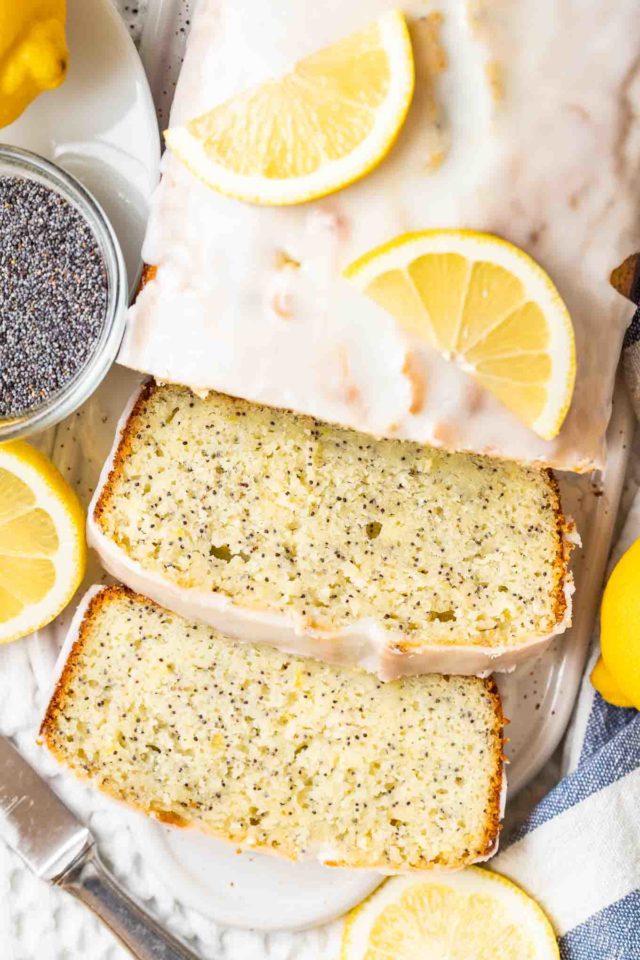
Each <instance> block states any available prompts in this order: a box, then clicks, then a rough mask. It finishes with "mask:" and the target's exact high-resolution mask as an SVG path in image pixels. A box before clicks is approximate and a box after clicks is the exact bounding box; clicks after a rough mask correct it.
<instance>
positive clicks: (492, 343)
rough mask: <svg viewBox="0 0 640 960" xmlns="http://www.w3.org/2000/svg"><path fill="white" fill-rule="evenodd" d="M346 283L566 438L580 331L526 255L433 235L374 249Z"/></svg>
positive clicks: (471, 236) (449, 233) (467, 234)
mask: <svg viewBox="0 0 640 960" xmlns="http://www.w3.org/2000/svg"><path fill="white" fill-rule="evenodd" d="M345 275H346V276H347V277H349V278H350V279H351V280H353V281H354V282H355V283H356V284H357V285H358V286H359V287H360V289H361V290H363V291H364V292H365V293H367V294H368V295H369V296H370V297H371V298H372V299H373V300H375V301H376V302H377V303H379V304H380V305H381V306H382V307H384V308H385V309H386V310H387V311H388V312H389V313H391V314H393V316H394V317H395V318H396V320H398V322H399V323H400V324H401V325H402V326H403V327H404V328H405V329H406V330H408V331H410V332H411V333H413V334H415V335H416V336H418V337H420V338H421V339H422V340H424V341H425V342H426V343H429V344H431V345H432V346H433V347H434V348H435V349H436V350H438V351H439V352H440V353H441V354H442V355H443V356H444V357H445V358H446V359H448V360H451V361H453V362H454V363H456V364H458V366H459V367H461V369H463V370H464V371H466V372H467V373H468V374H469V375H470V376H472V377H473V378H474V379H475V380H476V381H477V382H478V383H479V384H481V385H482V386H483V387H485V388H486V389H487V390H489V391H490V392H491V393H492V394H493V395H494V396H495V397H497V398H498V400H500V401H501V402H502V403H503V404H504V406H505V407H507V408H508V409H509V410H511V412H512V413H513V414H515V416H516V417H518V419H519V420H521V421H522V423H524V424H526V425H527V426H528V427H530V428H531V429H532V430H534V431H535V432H536V433H537V434H538V435H539V436H541V437H544V438H545V439H546V440H550V439H551V438H552V437H555V436H556V435H557V434H558V432H559V430H560V427H561V426H562V422H563V420H564V418H565V416H566V415H567V411H568V409H569V405H570V403H571V397H572V394H573V387H574V383H575V374H576V360H575V339H574V334H573V326H572V323H571V317H570V316H569V312H568V310H567V308H566V306H565V304H564V303H563V301H562V298H561V297H560V294H559V293H558V291H557V290H556V288H555V286H554V285H553V283H552V281H551V279H550V278H549V277H548V276H547V274H546V273H545V272H544V270H543V269H542V268H541V267H539V266H538V264H537V263H535V261H534V260H532V259H531V257H529V256H527V254H526V253H524V252H523V251H522V250H520V249H519V248H518V247H515V246H514V245H513V244H511V243H507V241H506V240H502V239H500V238H499V237H495V236H492V235H491V234H487V233H476V232H475V231H472V230H426V231H424V232H422V233H409V234H405V235H403V236H400V237H396V238H395V239H394V240H392V241H391V242H390V243H387V244H385V245H384V246H381V247H378V248H376V249H375V250H372V251H371V252H370V253H367V254H365V255H364V256H363V257H361V258H360V259H359V260H357V261H356V262H355V263H353V264H351V266H350V267H348V268H347V270H346V271H345Z"/></svg>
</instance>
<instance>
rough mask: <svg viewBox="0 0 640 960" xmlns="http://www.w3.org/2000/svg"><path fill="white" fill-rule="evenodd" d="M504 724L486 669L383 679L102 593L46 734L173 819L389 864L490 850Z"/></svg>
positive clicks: (88, 614) (89, 772)
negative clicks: (481, 673) (482, 674)
mask: <svg viewBox="0 0 640 960" xmlns="http://www.w3.org/2000/svg"><path fill="white" fill-rule="evenodd" d="M503 722H504V721H503V717H502V710H501V706H500V699H499V696H498V693H497V691H496V688H495V685H494V684H493V681H491V680H481V679H478V678H476V677H444V676H441V675H428V676H423V677H408V678H401V679H399V680H396V681H393V682H392V683H388V684H384V683H382V682H381V681H379V680H377V679H376V678H375V677H373V676H371V675H370V674H368V673H366V672H364V671H362V670H353V669H348V668H345V667H340V666H336V665H329V664H324V663H320V662H317V661H314V660H311V659H301V658H299V657H295V656H289V655H287V654H284V653H281V652H280V651H278V650H275V649H273V648H271V647H269V646H264V645H257V644H248V643H239V642H238V641H235V640H231V639H229V638H227V637H224V636H222V635H221V634H220V633H218V632H217V631H216V630H215V629H213V628H212V627H209V626H206V625H204V624H198V623H192V622H188V621H186V620H184V619H183V618H181V617H180V616H178V615H177V614H174V613H171V612H169V611H167V610H164V609H162V608H161V607H159V606H157V605H156V604H155V603H153V602H152V601H150V600H147V599H146V598H144V597H141V596H139V595H136V594H133V593H131V592H130V591H128V590H127V589H126V588H124V587H107V588H102V589H101V590H99V591H97V592H96V591H92V592H91V593H90V595H89V597H88V598H87V601H86V602H85V604H84V606H83V608H82V609H81V610H80V611H79V615H78V616H77V617H76V620H75V622H74V625H73V627H72V630H71V633H70V636H69V638H68V642H67V645H66V649H65V651H64V652H63V663H62V667H61V674H60V679H59V681H58V684H57V687H56V690H55V692H54V695H53V697H52V699H51V702H50V704H49V706H48V709H47V712H46V716H45V719H44V722H43V724H42V728H41V736H42V738H43V740H44V742H45V743H46V745H47V747H48V748H49V750H50V751H51V752H52V753H53V754H54V756H55V757H56V758H57V759H58V760H59V761H60V762H61V763H63V764H65V765H66V766H68V767H71V768H72V769H73V771H74V772H75V773H76V774H77V775H79V776H80V777H82V778H88V779H89V780H91V781H92V782H93V783H94V785H96V786H98V787H99V788H101V789H102V790H103V791H105V792H106V793H108V794H109V795H110V796H112V797H114V798H115V799H117V800H120V801H123V802H125V803H127V804H130V805H131V806H133V807H136V808H138V809H140V810H142V811H145V812H146V813H149V814H152V815H153V816H155V817H156V818H158V819H160V820H163V821H165V822H169V823H173V824H178V825H183V826H193V827H196V828H198V829H200V830H203V831H205V832H207V833H210V834H212V835H215V836H217V837H220V838H222V839H226V840H228V841H230V842H232V843H234V844H236V845H242V846H248V847H253V848H255V849H260V850H265V851H268V852H272V853H278V854H281V855H282V856H284V857H287V858H289V859H292V860H299V859H302V858H307V857H313V858H317V859H319V860H320V861H322V862H324V863H328V864H332V865H345V866H350V867H366V868H370V869H379V870H382V871H386V872H390V873H393V872H401V871H405V870H421V869H424V868H427V867H429V866H432V865H434V864H438V865H441V866H445V867H451V868H454V867H461V866H464V865H465V864H468V863H472V862H473V861H476V860H478V859H482V858H485V857H487V856H488V855H489V854H490V853H491V852H492V851H493V849H494V847H495V844H496V841H497V835H498V830H499V821H500V816H501V797H502V795H503V786H504V783H503V755H502V751H503V733H502V731H503Z"/></svg>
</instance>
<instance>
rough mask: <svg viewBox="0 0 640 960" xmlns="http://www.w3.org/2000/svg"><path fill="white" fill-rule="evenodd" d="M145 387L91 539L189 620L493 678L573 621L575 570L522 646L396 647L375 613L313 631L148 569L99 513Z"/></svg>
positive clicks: (392, 662) (390, 662)
mask: <svg viewBox="0 0 640 960" xmlns="http://www.w3.org/2000/svg"><path fill="white" fill-rule="evenodd" d="M138 393H139V391H138V390H136V391H135V392H134V394H133V396H132V397H131V399H130V400H129V403H128V404H127V406H126V407H125V410H124V412H123V414H122V417H121V418H120V421H119V423H118V427H117V429H116V435H115V439H114V443H113V447H112V450H111V453H110V455H109V457H108V458H107V460H106V462H105V464H104V466H103V468H102V473H101V475H100V480H99V482H98V486H97V488H96V491H95V493H94V496H93V499H92V501H91V504H90V506H89V511H88V517H87V539H88V542H89V545H90V546H92V547H93V548H94V549H95V550H96V551H97V552H98V554H99V556H100V559H101V561H102V564H103V566H104V567H105V569H106V570H107V571H108V572H109V573H110V574H112V575H113V576H114V577H116V578H117V579H118V580H120V581H121V582H122V583H124V584H126V585H127V586H128V587H130V588H131V589H132V590H135V591H136V592H137V593H141V594H144V595H145V596H147V597H150V598H151V599H152V600H155V601H156V603H159V604H161V605H162V606H164V607H167V608H168V609H170V610H174V611H175V612H176V613H179V614H181V615H182V616H184V617H186V618H187V619H190V620H200V621H202V622H203V623H207V624H209V625H210V626H212V627H215V628H216V629H218V630H220V631H221V632H222V633H224V634H227V635H228V636H231V637H235V638H237V639H239V640H243V641H246V642H253V643H268V644H271V645H272V646H275V647H277V648H278V649H279V650H282V651H283V652H285V653H291V654H297V655H300V656H309V657H315V658H316V659H318V660H325V661H328V662H329V663H340V664H344V665H348V666H359V667H362V668H363V669H364V670H368V671H370V672H371V673H375V674H377V675H378V676H379V677H380V679H381V680H393V679H395V678H397V677H401V676H409V675H411V674H421V673H453V674H462V675H478V676H487V675H488V674H490V673H492V672H494V671H508V670H512V669H513V668H514V667H516V666H517V665H518V664H519V663H522V662H523V661H524V660H526V659H528V658H529V657H531V656H532V655H533V654H537V653H541V652H542V651H543V650H544V648H545V647H546V646H547V644H548V643H549V642H550V641H551V639H552V638H553V637H554V636H557V635H558V634H560V633H563V632H564V631H565V630H566V629H567V627H568V626H570V624H571V605H572V603H571V601H572V595H573V591H574V584H573V578H572V577H571V576H568V577H567V579H566V581H565V584H564V593H565V599H566V609H565V613H564V617H563V619H562V621H561V622H560V623H559V624H558V625H557V627H556V629H555V630H554V631H553V632H552V633H550V634H547V635H544V636H540V635H538V634H535V635H532V636H531V637H530V638H529V639H528V640H523V641H522V642H521V643H520V644H518V645H517V646H502V647H497V646H494V647H490V646H486V647H484V646H480V645H467V646H465V645H463V644H455V645H454V644H451V645H435V644H434V645H425V646H422V647H419V648H417V647H416V648H414V649H413V650H412V651H411V652H410V653H409V652H402V651H400V652H399V651H398V649H397V645H398V644H399V643H401V642H402V641H403V639H404V638H403V636H402V634H400V633H398V634H397V635H394V633H393V632H392V631H391V630H389V629H388V628H386V629H383V628H382V627H381V625H380V624H379V623H378V622H377V621H375V620H373V619H370V618H369V619H363V620H359V621H358V622H356V623H353V624H351V625H350V626H348V627H344V628H342V629H340V630H336V631H335V632H334V633H332V634H328V632H327V631H326V630H315V629H313V627H311V626H310V625H309V624H308V623H305V622H304V621H303V620H302V618H301V617H299V616H296V615H295V614H293V613H279V612H276V611H273V610H268V609H264V610H256V609H255V608H245V607H242V606H241V605H239V604H237V603H234V602H233V601H232V600H231V599H230V598H229V597H228V596H226V595H224V594H222V593H215V592H211V591H205V590H198V589H195V588H193V587H182V586H179V585H177V584H175V583H173V582H172V581H171V580H170V579H169V578H167V577H164V576H162V575H161V574H159V573H155V572H153V571H150V570H147V569H145V568H144V567H143V566H142V564H140V563H139V562H138V561H137V560H134V559H132V558H131V557H130V556H129V555H128V554H127V553H126V551H125V550H123V549H122V547H121V546H119V545H118V544H117V543H115V542H114V541H113V540H112V539H111V538H109V537H107V536H106V535H105V533H104V532H103V531H102V529H101V528H100V526H99V524H98V523H97V522H96V520H95V516H94V514H95V508H96V504H97V502H98V500H99V498H100V496H101V494H102V491H103V489H104V486H105V484H106V483H107V481H108V479H109V474H110V473H111V470H112V468H113V464H114V459H115V456H116V453H117V450H118V445H119V443H120V439H121V436H122V432H123V430H124V429H125V427H126V424H127V421H128V419H129V416H130V414H131V411H132V409H133V407H134V405H135V402H136V399H137V397H138ZM567 538H568V539H569V540H571V542H573V543H576V542H579V539H578V537H577V534H576V533H575V531H573V530H570V531H569V533H568V534H567Z"/></svg>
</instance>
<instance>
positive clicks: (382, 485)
mask: <svg viewBox="0 0 640 960" xmlns="http://www.w3.org/2000/svg"><path fill="white" fill-rule="evenodd" d="M566 530H567V525H566V523H565V520H564V518H563V515H562V512H561V507H560V501H559V497H558V491H557V487H556V484H555V481H554V479H553V477H552V476H551V474H550V473H549V472H548V471H545V470H542V471H541V470H537V469H533V468H527V467H523V466H520V465H517V464H513V463H506V462H500V461H498V460H495V459H490V458H483V457H478V456H471V455H467V454H450V453H446V452H445V451H439V450H434V449H431V448H425V447H423V446H421V445H419V444H415V443H412V442H408V441H401V440H385V439H383V440H376V439H374V438H372V437H369V436H367V435H364V434H358V433H355V432H354V431H351V430H348V429H346V428H342V427H335V426H330V425H327V424H322V423H320V422H318V421H316V420H313V419H311V418H309V417H305V416H301V415H296V414H292V413H289V412H286V411H279V410H274V409H272V408H269V407H262V406H259V405H256V404H251V403H248V402H246V401H244V400H237V399H233V398H230V397H226V396H223V395H221V394H215V393H214V394H209V395H208V396H207V397H206V398H205V399H199V398H198V397H196V396H195V395H194V394H193V393H191V392H190V391H189V390H188V389H186V388H180V387H173V386H155V385H153V384H150V385H147V386H145V387H144V388H143V389H142V392H141V393H140V394H139V396H137V398H136V399H135V400H134V402H133V406H132V407H130V408H129V410H128V411H127V413H126V414H125V416H124V418H123V421H122V423H121V427H120V429H119V431H118V435H117V437H116V444H115V447H114V450H113V453H112V456H111V458H110V459H109V461H108V463H107V464H106V466H105V469H104V471H103V475H102V479H101V483H100V485H99V488H98V491H97V492H96V496H95V498H94V502H93V505H92V507H91V508H90V511H89V540H90V543H91V544H92V545H93V546H94V547H96V549H97V550H98V552H99V554H100V556H101V559H102V561H103V563H104V565H105V566H106V568H107V569H108V570H109V571H110V572H111V573H112V574H114V576H116V577H117V578H118V579H119V580H121V581H123V582H124V583H125V584H127V586H129V587H131V588H132V589H134V590H136V591H138V592H139V593H143V594H145V595H146V596H149V597H151V598H152V599H154V600H156V601H157V602H158V603H161V604H163V605H164V606H166V607H169V608H170V609H173V610H175V611H176V612H178V613H181V614H183V615H184V616H187V617H189V618H193V619H197V620H202V621H204V622H205V623H209V624H210V625H211V626H214V627H217V628H218V629H219V630H222V631H223V632H224V633H227V634H229V635H231V636H235V637H239V638H240V639H247V640H257V641H263V642H270V643H273V644H275V645H277V646H278V647H280V649H283V650H285V651H287V652H292V653H301V654H306V655H311V656H314V657H317V658H319V659H323V660H327V661H330V662H341V663H345V664H350V665H359V666H362V667H363V668H365V669H368V670H370V671H372V672H374V673H377V674H378V675H379V676H380V677H381V678H383V679H391V678H393V677H395V676H399V675H404V674H412V673H429V672H442V673H456V674H475V673H482V672H489V671H491V670H492V669H508V668H510V667H512V666H514V665H515V664H516V663H517V662H519V661H520V660H521V659H523V658H524V657H526V656H527V655H529V654H530V653H531V651H532V650H538V649H540V647H541V646H542V645H543V644H545V643H546V642H547V641H548V640H549V639H550V638H551V637H552V636H553V635H554V634H556V633H559V632H561V631H562V630H564V628H565V627H566V626H567V624H568V623H569V620H570V609H569V607H570V604H569V601H570V593H571V589H572V581H571V576H570V574H569V573H568V570H567V560H568V556H567V555H568V541H567V537H566Z"/></svg>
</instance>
